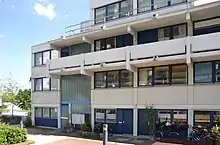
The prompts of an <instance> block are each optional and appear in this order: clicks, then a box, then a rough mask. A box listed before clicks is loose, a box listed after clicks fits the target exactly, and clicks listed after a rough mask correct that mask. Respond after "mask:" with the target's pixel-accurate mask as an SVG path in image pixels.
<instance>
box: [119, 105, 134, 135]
mask: <svg viewBox="0 0 220 145" xmlns="http://www.w3.org/2000/svg"><path fill="white" fill-rule="evenodd" d="M117 118H118V119H117V124H118V131H117V132H118V133H119V134H133V109H118V110H117Z"/></svg>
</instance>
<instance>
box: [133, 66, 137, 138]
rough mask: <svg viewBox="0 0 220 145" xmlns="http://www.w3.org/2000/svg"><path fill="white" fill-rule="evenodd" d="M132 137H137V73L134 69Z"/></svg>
mask: <svg viewBox="0 0 220 145" xmlns="http://www.w3.org/2000/svg"><path fill="white" fill-rule="evenodd" d="M133 76H134V78H133V83H134V88H133V90H134V91H133V136H137V134H138V133H137V132H138V129H137V128H138V107H137V101H138V93H137V87H138V71H137V68H136V71H134V72H133Z"/></svg>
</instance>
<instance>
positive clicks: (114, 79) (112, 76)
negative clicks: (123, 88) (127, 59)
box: [107, 71, 119, 88]
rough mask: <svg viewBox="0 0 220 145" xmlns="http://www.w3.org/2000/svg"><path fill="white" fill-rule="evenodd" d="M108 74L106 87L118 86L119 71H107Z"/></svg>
mask: <svg viewBox="0 0 220 145" xmlns="http://www.w3.org/2000/svg"><path fill="white" fill-rule="evenodd" d="M107 75H108V87H109V88H115V87H119V71H110V72H107Z"/></svg>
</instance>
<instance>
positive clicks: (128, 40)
mask: <svg viewBox="0 0 220 145" xmlns="http://www.w3.org/2000/svg"><path fill="white" fill-rule="evenodd" d="M132 45H133V36H132V35H131V34H125V35H120V36H117V37H116V47H117V48H119V47H125V46H132Z"/></svg>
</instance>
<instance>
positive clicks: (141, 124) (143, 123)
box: [138, 109, 149, 135]
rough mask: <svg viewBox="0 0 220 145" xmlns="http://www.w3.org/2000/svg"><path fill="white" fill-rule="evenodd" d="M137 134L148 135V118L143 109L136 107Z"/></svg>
mask: <svg viewBox="0 0 220 145" xmlns="http://www.w3.org/2000/svg"><path fill="white" fill-rule="evenodd" d="M138 135H149V125H148V118H147V112H146V110H145V109H138Z"/></svg>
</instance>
